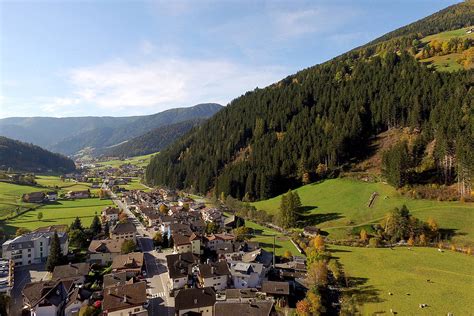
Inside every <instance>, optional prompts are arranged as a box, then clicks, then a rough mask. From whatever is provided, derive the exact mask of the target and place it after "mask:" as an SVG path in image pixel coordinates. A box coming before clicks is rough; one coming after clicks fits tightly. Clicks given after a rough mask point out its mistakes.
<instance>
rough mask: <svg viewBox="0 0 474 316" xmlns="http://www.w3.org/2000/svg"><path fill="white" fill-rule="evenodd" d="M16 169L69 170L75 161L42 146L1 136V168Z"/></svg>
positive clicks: (74, 167)
mask: <svg viewBox="0 0 474 316" xmlns="http://www.w3.org/2000/svg"><path fill="white" fill-rule="evenodd" d="M8 168H12V169H13V170H14V171H33V172H49V171H53V172H69V171H73V170H75V169H76V166H75V164H74V162H73V161H72V160H71V159H69V158H67V157H64V156H62V155H60V154H55V153H52V152H50V151H47V150H45V149H43V148H41V147H38V146H35V145H31V144H27V143H23V142H20V141H16V140H13V139H9V138H6V137H3V136H0V169H8Z"/></svg>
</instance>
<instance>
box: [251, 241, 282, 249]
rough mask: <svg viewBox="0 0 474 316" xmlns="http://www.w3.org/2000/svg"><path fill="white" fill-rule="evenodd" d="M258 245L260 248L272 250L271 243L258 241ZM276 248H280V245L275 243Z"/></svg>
mask: <svg viewBox="0 0 474 316" xmlns="http://www.w3.org/2000/svg"><path fill="white" fill-rule="evenodd" d="M257 242H258V245H259V246H260V248H273V243H268V242H260V241H258V240H257ZM276 248H282V247H281V245H279V244H277V243H275V249H276Z"/></svg>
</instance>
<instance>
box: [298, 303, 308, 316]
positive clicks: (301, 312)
mask: <svg viewBox="0 0 474 316" xmlns="http://www.w3.org/2000/svg"><path fill="white" fill-rule="evenodd" d="M310 308H311V304H310V303H309V302H308V301H307V300H306V299H304V300H301V301H299V302H298V303H296V314H297V315H298V316H311V311H310Z"/></svg>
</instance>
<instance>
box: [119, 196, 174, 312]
mask: <svg viewBox="0 0 474 316" xmlns="http://www.w3.org/2000/svg"><path fill="white" fill-rule="evenodd" d="M110 195H111V197H112V200H113V201H114V203H115V204H116V205H117V207H118V208H119V209H120V210H122V211H123V212H125V214H127V216H128V218H129V219H130V220H131V222H132V223H133V224H134V225H135V227H136V228H137V233H138V236H139V237H138V238H137V243H138V246H139V247H140V249H141V251H142V252H143V254H144V258H145V268H146V272H147V275H146V282H147V295H148V297H149V302H150V305H149V307H148V311H149V313H150V315H169V316H171V315H174V298H173V297H170V296H169V291H168V284H169V277H168V273H167V271H168V270H167V268H166V257H165V256H166V254H169V253H171V252H168V253H167V252H163V253H158V252H157V251H156V250H154V247H153V240H152V233H151V232H149V231H148V230H147V229H146V227H145V226H143V224H142V223H141V222H140V221H139V220H138V219H137V218H136V216H135V214H133V212H131V211H130V210H129V209H128V208H127V207H126V206H125V205H124V203H123V202H122V201H121V200H120V199H119V198H118V197H117V196H116V195H115V194H114V193H112V192H110Z"/></svg>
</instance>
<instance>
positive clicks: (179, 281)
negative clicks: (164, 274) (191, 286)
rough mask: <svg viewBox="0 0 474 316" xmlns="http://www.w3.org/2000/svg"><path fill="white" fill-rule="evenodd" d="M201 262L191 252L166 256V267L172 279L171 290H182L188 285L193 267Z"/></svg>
mask: <svg viewBox="0 0 474 316" xmlns="http://www.w3.org/2000/svg"><path fill="white" fill-rule="evenodd" d="M198 262H199V260H198V258H197V257H195V256H194V255H193V254H192V253H191V252H186V253H180V254H173V255H168V256H166V265H167V267H168V275H169V278H170V284H169V286H170V289H171V290H177V289H182V288H184V287H185V286H186V284H187V283H188V278H189V276H190V275H191V274H192V268H193V266H195V265H197V263H198Z"/></svg>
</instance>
